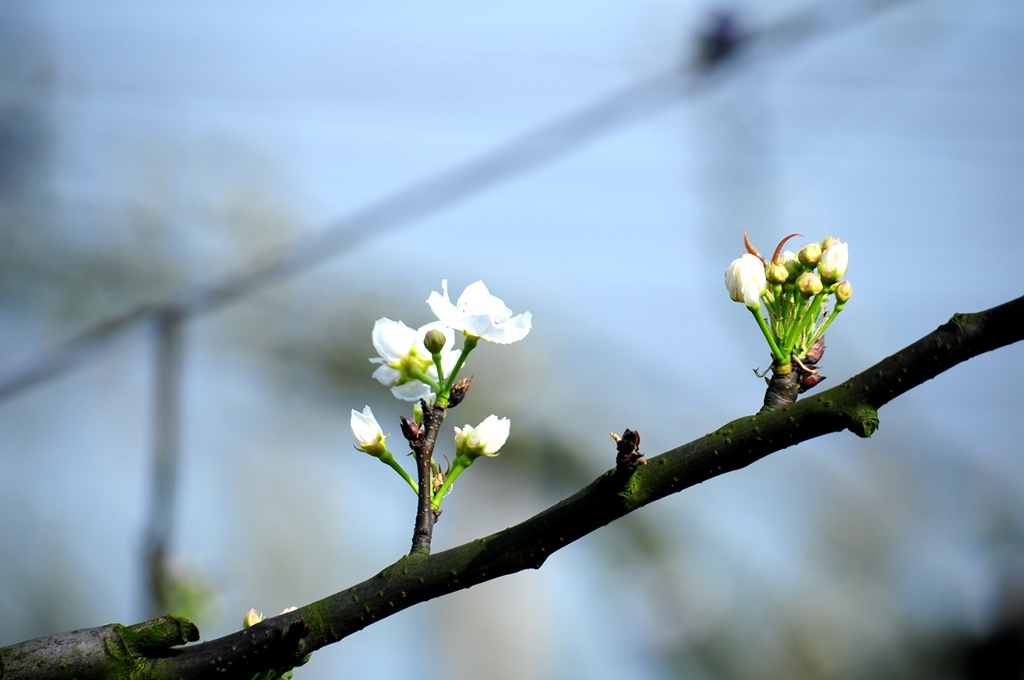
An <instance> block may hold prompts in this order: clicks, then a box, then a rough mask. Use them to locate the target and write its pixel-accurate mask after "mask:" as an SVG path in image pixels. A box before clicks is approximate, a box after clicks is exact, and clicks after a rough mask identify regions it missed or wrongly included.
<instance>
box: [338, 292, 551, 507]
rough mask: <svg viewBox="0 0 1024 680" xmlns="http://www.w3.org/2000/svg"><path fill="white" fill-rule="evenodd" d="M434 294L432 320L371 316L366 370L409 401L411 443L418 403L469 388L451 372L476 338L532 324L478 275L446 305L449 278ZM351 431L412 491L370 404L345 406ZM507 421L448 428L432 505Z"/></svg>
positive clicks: (511, 335)
mask: <svg viewBox="0 0 1024 680" xmlns="http://www.w3.org/2000/svg"><path fill="white" fill-rule="evenodd" d="M441 290H442V292H441V293H437V292H432V293H431V294H430V297H428V298H427V304H428V305H429V306H430V309H431V310H432V311H433V312H434V314H435V315H436V316H437V318H438V320H437V321H434V322H432V323H428V324H426V325H425V326H421V327H420V328H418V329H416V330H413V329H412V328H410V327H409V326H406V325H405V324H404V323H403V322H401V321H392V320H391V319H388V318H382V319H378V320H377V322H376V323H375V324H374V326H373V334H372V339H373V347H374V349H376V350H377V354H378V355H379V356H377V357H375V358H372V359H370V361H371V362H373V363H375V364H380V365H379V366H378V367H377V369H376V370H375V371H374V372H373V377H374V378H376V379H377V380H378V381H380V382H381V383H382V384H384V385H385V386H387V387H390V388H391V392H392V394H393V395H394V396H395V397H397V398H398V399H402V400H405V401H411V402H413V415H414V418H413V419H412V420H410V419H408V418H405V417H404V416H403V417H402V434H403V435H404V436H405V438H406V439H408V440H409V442H410V445H412V444H413V442H415V441H420V439H421V435H422V430H423V420H424V413H423V408H424V407H423V406H421V404H425V405H426V407H427V408H433V407H437V408H441V409H442V410H443V408H451V407H454V406H457V405H458V403H459V402H461V401H462V399H463V398H465V396H466V392H467V391H468V390H469V386H470V379H469V378H463V379H462V380H459V379H458V375H459V372H460V371H461V370H462V368H463V366H464V365H465V362H466V358H467V357H468V356H469V354H470V352H472V351H473V350H474V349H475V348H476V346H477V345H478V344H479V342H480V341H481V340H485V341H487V342H493V343H497V344H500V345H507V344H510V343H513V342H517V341H519V340H522V339H523V338H525V337H526V335H527V334H528V333H529V332H530V329H531V327H532V317H531V315H530V313H529V312H526V313H524V314H519V315H516V316H513V315H512V310H510V309H509V308H508V307H506V306H505V303H504V302H502V300H500V299H499V298H497V297H495V296H493V295H491V293H490V291H488V290H487V286H485V285H484V283H483V281H477V282H476V283H474V284H471V285H470V286H468V287H467V288H466V289H465V290H464V291H463V292H462V295H460V296H459V298H458V300H457V301H456V302H455V303H454V304H453V303H452V301H451V298H449V296H448V281H447V280H445V281H442V282H441ZM458 333H461V334H462V336H463V342H462V348H461V349H460V350H456V349H455V342H456V337H457V334H458ZM351 426H352V436H353V437H354V438H355V440H356V449H358V450H360V451H362V452H364V453H367V454H369V455H371V456H373V457H375V458H377V459H379V460H380V461H381V462H382V463H385V464H387V465H388V466H390V467H391V468H393V469H394V470H395V471H396V472H397V473H398V474H399V475H401V476H402V478H403V479H405V480H406V482H408V484H409V485H410V486H411V487H412V489H413V491H414V492H416V493H419V491H418V486H417V484H416V482H415V481H413V479H412V477H410V476H409V474H408V473H407V472H406V471H405V470H404V468H402V466H401V465H400V464H399V463H398V461H396V460H395V457H394V455H393V454H392V453H391V452H390V451H388V448H387V445H386V443H385V440H386V439H387V437H388V436H390V435H385V434H384V432H383V430H382V429H381V427H380V425H379V424H378V423H377V420H376V418H374V416H373V412H372V411H371V410H370V407H369V406H367V407H366V408H364V409H363V411H362V413H360V412H359V411H356V410H355V409H352V419H351ZM508 433H509V421H508V419H507V418H501V419H499V418H498V417H497V416H495V415H491V416H489V417H488V418H486V419H485V420H484V421H483V422H482V423H480V425H478V426H477V427H475V428H474V427H471V426H469V425H466V427H464V428H458V427H456V428H455V446H456V457H455V460H454V461H453V463H452V465H451V467H450V468H449V469H448V471H447V472H442V471H441V470H440V469H439V467H438V466H437V465H436V464H433V466H434V480H433V483H432V489H431V491H432V493H433V506H434V508H435V509H437V508H438V507H439V506H440V503H441V499H442V498H444V496H445V494H446V493H448V491H449V490H450V488H451V484H452V482H454V481H455V478H456V477H458V476H459V474H461V472H462V470H464V469H465V468H467V467H469V465H471V464H472V462H473V461H474V460H475V459H476V458H478V457H480V456H487V457H494V456H496V455H497V452H498V449H500V448H501V447H502V445H504V443H505V440H506V439H508Z"/></svg>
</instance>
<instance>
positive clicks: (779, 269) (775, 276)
mask: <svg viewBox="0 0 1024 680" xmlns="http://www.w3.org/2000/svg"><path fill="white" fill-rule="evenodd" d="M764 275H765V278H767V279H768V281H769V282H771V283H785V282H786V279H787V278H789V270H788V269H786V266H785V265H784V264H782V263H775V262H769V263H768V264H767V265H766V266H765V268H764Z"/></svg>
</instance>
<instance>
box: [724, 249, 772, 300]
mask: <svg viewBox="0 0 1024 680" xmlns="http://www.w3.org/2000/svg"><path fill="white" fill-rule="evenodd" d="M767 286H768V283H767V279H766V278H765V275H764V265H763V264H761V260H759V259H757V258H756V257H754V256H753V255H751V254H750V253H744V254H743V255H742V256H740V257H738V258H736V259H735V260H733V261H732V264H730V265H729V268H728V269H726V270H725V287H726V288H727V289H728V291H729V297H730V298H732V299H733V300H735V301H736V302H742V303H744V304H745V305H746V306H747V307H750V308H751V309H757V308H759V307H760V306H761V294H762V293H764V291H765V288H767Z"/></svg>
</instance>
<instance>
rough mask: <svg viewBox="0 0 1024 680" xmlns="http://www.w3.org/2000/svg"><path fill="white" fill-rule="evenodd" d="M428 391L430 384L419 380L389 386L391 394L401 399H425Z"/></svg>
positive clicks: (429, 390) (429, 391)
mask: <svg viewBox="0 0 1024 680" xmlns="http://www.w3.org/2000/svg"><path fill="white" fill-rule="evenodd" d="M430 393H431V389H430V386H429V385H427V384H425V383H421V382H420V381H419V380H411V381H409V382H407V383H404V384H402V385H396V386H395V387H392V388H391V394H393V395H395V398H397V399H402V400H403V401H419V400H420V399H425V398H426V397H427V395H428V394H430Z"/></svg>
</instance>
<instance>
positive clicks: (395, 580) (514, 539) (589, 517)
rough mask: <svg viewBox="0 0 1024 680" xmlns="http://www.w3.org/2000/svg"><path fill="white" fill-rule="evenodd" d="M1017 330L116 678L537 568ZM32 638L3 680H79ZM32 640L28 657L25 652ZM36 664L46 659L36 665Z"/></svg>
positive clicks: (997, 329) (601, 484)
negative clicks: (647, 508)
mask: <svg viewBox="0 0 1024 680" xmlns="http://www.w3.org/2000/svg"><path fill="white" fill-rule="evenodd" d="M1021 339H1024V297H1022V298H1018V299H1016V300H1013V301H1012V302H1008V303H1006V304H1004V305H1000V306H998V307H994V308H992V309H990V310H987V311H985V312H980V313H977V314H957V315H954V316H953V318H952V319H951V320H950V321H949V322H948V323H946V324H944V325H942V326H940V327H939V328H938V329H936V330H935V331H934V332H932V333H930V334H928V335H927V336H925V337H924V338H922V339H921V340H918V341H917V342H915V343H914V344H912V345H910V346H908V347H906V348H904V349H903V350H901V351H899V352H897V353H896V354H893V355H892V356H890V357H887V358H886V359H883V360H882V361H881V362H879V363H878V364H876V365H874V366H872V367H871V368H869V369H868V370H866V371H864V372H862V373H860V374H859V375H856V376H854V377H853V378H851V379H850V380H847V381H846V382H844V383H842V384H841V385H838V386H836V387H834V388H832V389H830V390H826V391H824V392H821V393H820V394H818V395H816V396H814V397H810V398H807V399H803V400H801V401H799V402H797V403H795V404H792V405H790V406H787V407H784V408H780V409H776V410H773V411H769V412H762V413H758V414H757V415H754V416H746V417H743V418H739V419H737V420H734V421H732V422H731V423H728V424H726V425H724V426H723V427H721V428H719V429H718V430H716V431H715V432H712V433H710V434H708V435H705V436H703V437H701V438H699V439H696V440H694V441H692V442H690V443H689V444H684V445H682V446H680V447H677V448H675V449H672V450H671V451H668V452H666V453H664V454H662V455H660V456H656V457H654V458H651V459H649V460H648V464H647V465H642V466H639V467H638V468H637V469H636V471H635V472H634V473H633V474H632V475H631V476H629V478H628V479H627V480H626V481H625V483H623V479H622V475H620V474H617V473H616V471H615V470H610V471H608V472H607V473H605V474H604V475H602V476H601V477H599V478H598V479H596V480H595V481H594V482H593V483H591V484H590V485H589V486H588V487H586V488H585V489H582V490H580V491H579V492H577V493H576V494H574V495H573V496H571V497H569V498H567V499H565V500H563V501H561V502H559V503H557V504H556V505H554V506H552V507H551V508H548V509H547V510H545V511H544V512H542V513H540V514H539V515H536V516H535V517H532V518H530V519H528V520H526V521H525V522H522V523H520V524H518V525H516V526H513V527H510V528H508V529H506V530H504V531H501V532H498V533H496V534H492V535H491V536H487V537H485V538H480V539H477V540H476V541H473V542H471V543H467V544H465V545H462V546H459V547H457V548H452V549H450V550H446V551H444V552H441V553H437V554H433V555H429V554H423V553H415V554H412V555H408V556H406V557H403V558H401V559H400V560H399V561H398V562H396V563H395V564H393V565H392V566H390V567H388V568H386V569H385V570H383V571H382V572H380V573H379V574H377V575H376V576H374V577H373V578H371V579H369V580H367V581H364V582H363V583H360V584H358V585H355V586H353V587H351V588H349V589H348V590H344V591H342V592H339V593H336V594H334V595H331V596H329V597H326V598H324V599H322V600H320V601H318V602H314V603H312V604H309V605H307V606H305V607H302V608H300V609H298V610H296V611H294V612H290V613H288V614H284V615H282V616H278V617H275V618H273V619H268V620H267V621H264V622H263V623H261V624H258V625H257V626H254V627H252V628H249V629H246V630H242V631H239V632H237V633H233V634H231V635H228V636H225V637H223V638H220V639H218V640H213V641H211V642H206V643H202V644H197V645H191V646H187V647H184V648H182V649H180V650H170V651H165V652H164V654H163V656H160V657H158V658H156V657H154V658H144V659H142V661H136V663H135V665H133V666H130V667H122V666H119V667H118V670H117V673H118V677H119V678H128V677H130V678H140V679H141V678H189V679H198V678H223V679H225V680H226V679H228V678H248V677H249V676H250V675H251V674H252V673H254V672H255V671H257V670H261V669H269V668H281V667H288V666H293V665H300V664H301V662H302V661H303V659H304V658H305V655H307V654H309V653H310V652H313V651H315V650H317V649H320V648H321V647H324V646H325V645H329V644H331V643H333V642H337V641H338V640H341V639H342V638H344V637H347V636H348V635H351V634H352V633H354V632H356V631H358V630H361V629H362V628H365V627H366V626H369V625H370V624H372V623H373V622H375V621H377V620H379V619H382V618H385V617H387V616H390V615H391V614H394V613H396V612H398V611H401V610H403V609H405V608H407V607H410V606H412V605H414V604H417V603H419V602H423V601H426V600H429V599H432V598H435V597H439V596H441V595H445V594H448V593H451V592H454V591H456V590H461V589H463V588H469V587H471V586H473V585H476V584H478V583H482V582H484V581H488V580H491V579H494V578H497V577H499V576H504V575H506V574H511V573H514V572H517V571H521V570H523V569H531V568H532V569H536V568H539V567H540V566H541V565H542V564H543V563H544V561H545V560H546V559H547V558H548V556H549V555H550V554H552V553H553V552H555V551H557V550H559V549H561V548H563V547H565V546H566V545H568V544H570V543H572V542H573V541H575V540H577V539H578V538H580V537H582V536H585V535H586V534H588V533H590V532H592V531H594V530H596V529H598V528H600V527H602V526H604V525H606V524H608V523H609V522H612V521H614V520H615V519H618V518H619V517H622V516H623V515H626V514H628V513H630V512H632V511H633V510H636V509H637V508H639V507H642V506H644V505H647V504H648V503H653V502H654V501H656V500H658V499H660V498H663V497H665V496H667V495H670V494H673V493H677V492H679V491H681V490H683V489H685V488H687V487H690V486H693V485H695V484H699V483H701V482H704V481H706V480H708V479H711V478H713V477H716V476H718V475H721V474H724V473H726V472H730V471H732V470H737V469H739V468H742V467H745V466H747V465H750V464H751V463H753V462H754V461H757V460H759V459H760V458H763V457H764V456H767V455H769V454H771V453H773V452H775V451H779V450H781V449H784V448H787V447H789V446H793V445H794V444H798V443H800V442H803V441H806V440H808V439H812V438H814V437H818V436H821V435H823V434H827V433H830V432H838V431H841V430H844V429H848V430H850V431H851V432H853V433H854V434H856V435H858V436H860V437H869V436H870V435H871V434H872V433H873V432H874V431H875V430H876V429H877V427H878V412H877V409H878V408H880V407H881V406H883V405H884V404H887V403H888V402H889V401H891V400H893V399H895V398H896V397H898V396H899V395H901V394H903V393H904V392H906V391H907V390H910V389H912V388H914V387H916V386H917V385H920V384H921V383H923V382H925V381H927V380H930V379H931V378H933V377H935V376H936V375H938V374H940V373H942V372H943V371H945V370H947V369H949V368H951V367H953V366H955V365H956V364H958V363H960V362H963V361H966V360H967V359H970V358H971V357H974V356H976V355H978V354H981V353H983V352H987V351H990V350H993V349H996V348H998V347H1002V346H1004V345H1007V344H1010V343H1013V342H1017V341H1019V340H1021ZM94 630H95V629H94ZM296 631H298V632H299V633H307V631H308V634H305V635H299V634H297V633H296ZM90 634H91V632H90V631H80V632H78V633H66V634H64V636H70V637H72V638H73V637H74V636H76V635H78V636H79V637H80V642H81V643H82V644H85V642H86V636H87V635H90ZM57 637H60V636H57ZM47 639H48V638H44V639H42V640H47ZM39 643H40V641H29V642H27V643H22V644H21V645H15V646H13V647H6V648H3V649H0V660H2V661H3V663H4V664H5V665H8V660H9V659H15V658H17V659H18V661H17V662H16V665H15V666H13V667H12V666H8V667H7V669H6V671H5V673H6V674H5V676H4V680H23V679H25V678H61V679H64V678H67V679H68V680H70V679H71V678H73V677H85V676H84V675H76V674H75V673H74V672H72V671H71V670H69V669H64V668H60V667H57V666H56V665H54V664H52V663H49V662H48V659H50V658H51V656H52V655H53V652H52V651H51V648H50V647H49V646H47V645H41V644H39ZM94 647H95V645H94ZM29 649H31V651H32V653H31V654H27V653H26V652H27V650H29ZM257 652H258V656H259V658H258V659H256V658H255V657H256V656H257ZM93 654H94V655H95V660H96V663H97V665H99V664H102V663H105V659H106V656H105V655H104V649H103V647H102V646H99V647H98V648H94V650H93ZM36 661H39V662H41V663H43V664H44V665H43V666H39V667H38V668H39V670H36V669H37V666H36V665H35V662H36ZM12 668H13V670H12ZM105 668H108V669H109V668H110V666H109V665H107V666H105ZM113 675H114V673H111V672H105V673H100V674H97V675H93V676H91V677H112V676H113Z"/></svg>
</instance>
